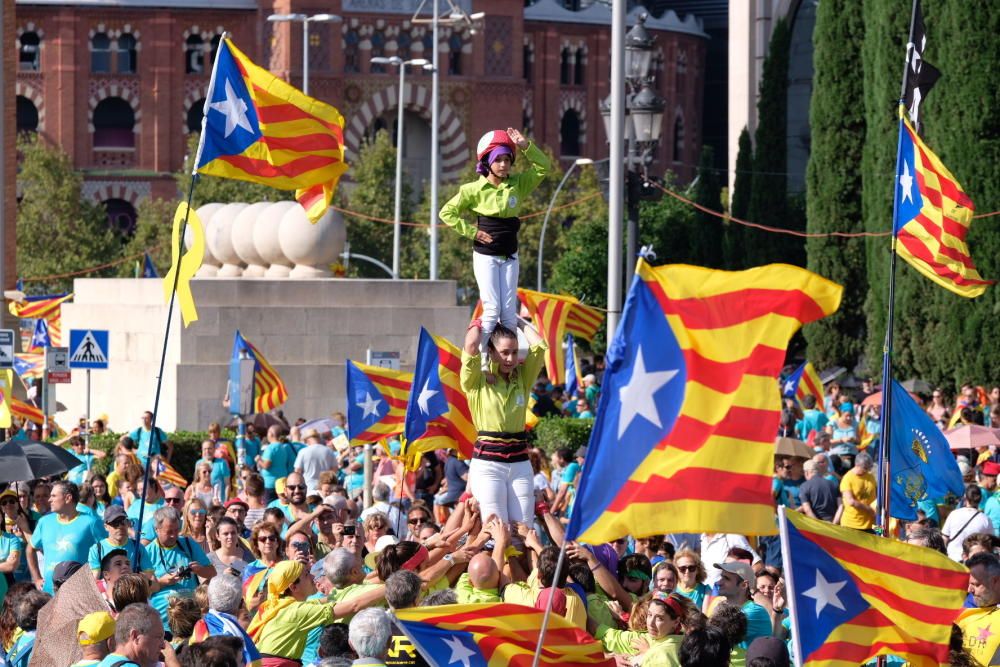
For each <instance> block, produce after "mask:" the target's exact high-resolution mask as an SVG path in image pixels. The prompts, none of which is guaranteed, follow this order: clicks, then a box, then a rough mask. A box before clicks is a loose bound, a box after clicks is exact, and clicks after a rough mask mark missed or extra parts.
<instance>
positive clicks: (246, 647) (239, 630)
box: [188, 609, 263, 667]
mask: <svg viewBox="0 0 1000 667" xmlns="http://www.w3.org/2000/svg"><path fill="white" fill-rule="evenodd" d="M219 635H226V636H229V637H236V638H237V639H239V640H240V641H241V643H242V644H243V661H242V663H243V664H244V665H246V667H260V665H261V663H262V661H263V658H262V657H261V655H260V651H258V650H257V645H256V644H254V642H253V639H251V638H250V635H248V634H247V631H246V630H244V629H243V626H242V625H240V624H239V621H238V620H236V617H235V616H232V615H230V614H226V613H223V612H221V611H216V610H214V609H210V610H208V611H207V612H205V615H204V616H202V617H201V619H200V620H198V621H197V622H196V623H195V624H194V630H193V632H192V633H191V639H190V640H188V643H189V644H197V643H198V642H203V641H205V640H206V639H208V638H209V637H215V636H219Z"/></svg>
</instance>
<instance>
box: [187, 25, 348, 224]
mask: <svg viewBox="0 0 1000 667" xmlns="http://www.w3.org/2000/svg"><path fill="white" fill-rule="evenodd" d="M195 170H196V171H197V172H199V173H202V174H210V175H212V176H221V177H223V178H234V179H238V180H242V181H252V182H254V183H260V184H262V185H268V186H270V187H273V188H278V189H280V190H295V191H296V193H295V197H296V199H298V201H299V203H300V204H302V207H303V208H304V209H305V211H306V215H307V216H308V217H309V219H310V220H312V221H313V222H316V221H317V220H319V218H320V217H321V216H322V215H323V213H324V212H325V211H326V209H327V207H328V206H329V205H330V200H331V199H332V197H333V192H334V190H335V189H336V187H337V181H338V180H339V179H340V176H341V174H343V173H344V172H345V171H346V170H347V164H346V163H345V162H344V117H343V116H341V115H340V112H339V111H337V109H335V108H334V107H332V106H330V105H329V104H326V103H325V102H320V101H319V100H316V99H313V98H312V97H309V96H308V95H306V94H304V93H303V92H302V91H300V90H298V89H297V88H295V87H293V86H291V85H290V84H288V83H286V82H284V81H282V80H281V79H279V78H277V77H276V76H274V75H273V74H271V73H270V72H268V71H267V70H265V69H264V68H262V67H259V66H257V65H255V64H254V63H253V62H251V60H250V59H249V58H247V56H246V55H245V54H243V53H242V52H241V51H240V50H239V49H237V48H236V46H235V45H234V44H233V42H232V40H230V39H229V38H224V39H223V40H222V42H221V43H220V45H219V51H218V54H217V56H216V58H215V65H214V67H213V68H212V78H211V80H210V82H209V84H208V94H207V96H206V100H205V114H204V117H203V120H202V132H201V143H200V144H199V145H198V153H197V156H196V158H195Z"/></svg>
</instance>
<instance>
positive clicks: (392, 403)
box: [347, 359, 413, 445]
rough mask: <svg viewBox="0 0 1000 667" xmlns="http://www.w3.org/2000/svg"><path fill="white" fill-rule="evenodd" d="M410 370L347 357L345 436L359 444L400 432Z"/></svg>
mask: <svg viewBox="0 0 1000 667" xmlns="http://www.w3.org/2000/svg"><path fill="white" fill-rule="evenodd" d="M412 386H413V373H405V372H402V371H394V370H392V369H391V368H381V367H379V366H369V365H368V364H362V363H358V362H357V361H351V360H350V359H348V360H347V437H348V438H349V439H350V441H351V444H352V445H363V444H365V443H369V442H376V441H378V440H381V439H383V438H387V437H389V436H393V435H399V434H400V433H402V432H403V422H404V421H405V420H406V404H407V401H408V399H409V397H410V389H411V387H412Z"/></svg>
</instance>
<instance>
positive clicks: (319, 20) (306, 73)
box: [267, 14, 341, 95]
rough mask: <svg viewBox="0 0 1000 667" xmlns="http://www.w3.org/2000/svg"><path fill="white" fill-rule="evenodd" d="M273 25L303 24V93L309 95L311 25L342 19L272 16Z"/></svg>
mask: <svg viewBox="0 0 1000 667" xmlns="http://www.w3.org/2000/svg"><path fill="white" fill-rule="evenodd" d="M267 20H268V21H271V22H272V23H301V24H302V92H303V93H305V94H306V95H308V94H309V24H310V23H339V22H340V21H341V18H340V17H339V16H337V15H336V14H313V15H312V16H307V15H305V14H271V15H270V16H268V17H267Z"/></svg>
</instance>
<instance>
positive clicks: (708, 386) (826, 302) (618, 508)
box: [567, 260, 843, 544]
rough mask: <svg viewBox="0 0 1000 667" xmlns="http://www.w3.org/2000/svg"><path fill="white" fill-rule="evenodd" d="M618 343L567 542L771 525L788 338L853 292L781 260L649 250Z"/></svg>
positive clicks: (763, 529)
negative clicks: (752, 262) (652, 258)
mask: <svg viewBox="0 0 1000 667" xmlns="http://www.w3.org/2000/svg"><path fill="white" fill-rule="evenodd" d="M636 274H637V277H638V280H636V281H634V282H633V284H632V287H631V289H630V290H629V294H628V299H627V301H626V304H625V309H624V312H623V313H622V322H621V324H620V325H619V328H618V333H617V335H616V337H615V339H614V341H613V343H612V345H611V347H610V348H609V350H608V356H607V370H606V371H605V374H604V385H603V387H602V391H601V403H600V407H599V409H598V411H597V420H596V422H595V424H594V430H593V432H592V434H591V438H590V450H589V454H588V456H587V461H586V463H585V465H584V469H583V475H582V477H581V481H580V486H579V491H578V493H577V497H576V505H575V507H574V509H573V515H572V517H571V519H570V524H569V527H568V530H567V534H568V536H569V537H568V539H579V540H581V541H584V542H589V543H592V544H598V543H601V542H608V541H611V540H613V539H615V538H618V537H621V536H622V535H626V534H632V535H636V536H641V535H655V534H661V533H663V532H709V533H740V534H744V535H768V534H773V533H774V532H775V523H774V500H773V498H772V496H771V480H772V474H773V463H774V434H775V432H776V429H777V427H778V421H779V419H780V415H781V398H780V396H779V393H778V392H776V391H775V390H774V378H775V377H777V376H778V373H779V371H780V370H781V368H782V366H783V365H784V363H785V350H786V349H787V348H788V341H789V339H791V337H792V335H794V334H795V332H796V331H798V329H799V328H800V327H801V326H802V325H803V324H805V323H807V322H812V321H814V320H818V319H820V318H821V317H825V316H826V315H829V314H830V313H832V312H833V311H835V310H836V309H837V307H838V306H839V304H840V296H841V292H842V291H843V290H842V288H841V287H840V286H839V285H835V284H834V283H831V282H830V281H828V280H826V279H824V278H821V277H820V276H818V275H816V274H814V273H810V272H809V271H806V270H804V269H800V268H798V267H794V266H788V265H785V264H775V265H770V266H763V267H758V268H755V269H749V270H747V271H716V270H712V269H704V268H701V267H695V266H683V265H669V266H661V267H656V268H654V267H651V266H649V265H648V264H647V263H646V262H645V261H642V260H640V261H639V263H638V266H637V267H636Z"/></svg>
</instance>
